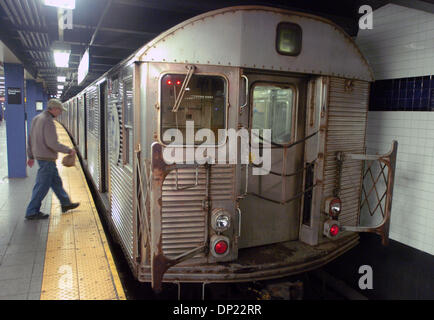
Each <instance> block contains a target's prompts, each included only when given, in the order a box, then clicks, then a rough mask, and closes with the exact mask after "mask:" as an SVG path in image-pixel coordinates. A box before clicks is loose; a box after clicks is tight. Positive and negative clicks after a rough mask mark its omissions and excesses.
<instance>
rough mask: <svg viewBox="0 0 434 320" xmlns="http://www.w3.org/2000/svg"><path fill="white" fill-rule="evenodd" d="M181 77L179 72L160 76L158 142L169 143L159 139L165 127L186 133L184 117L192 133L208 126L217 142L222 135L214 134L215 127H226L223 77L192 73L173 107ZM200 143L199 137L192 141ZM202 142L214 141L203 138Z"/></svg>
mask: <svg viewBox="0 0 434 320" xmlns="http://www.w3.org/2000/svg"><path fill="white" fill-rule="evenodd" d="M185 77H186V76H185V75H183V74H166V75H165V76H163V77H162V79H161V119H160V121H161V127H160V130H161V131H160V137H161V140H162V142H163V143H165V144H169V143H172V141H171V140H164V139H163V137H164V132H165V131H166V130H169V129H178V130H180V131H181V133H182V134H183V137H186V124H187V121H192V122H193V123H194V133H195V136H196V132H197V131H198V130H200V129H203V128H207V129H211V130H212V131H213V133H214V137H215V138H217V137H218V143H217V144H221V143H222V142H223V141H221V140H222V139H224V137H221V136H219V135H218V130H219V129H225V128H226V97H227V93H226V90H227V89H226V88H227V85H226V80H225V79H224V78H223V77H221V76H211V75H193V76H192V77H191V79H190V82H189V83H188V87H186V89H185V92H184V96H183V98H182V100H181V102H180V104H179V108H178V109H177V110H176V111H173V107H174V105H175V101H176V97H177V96H178V95H179V92H180V90H181V87H182V84H183V82H184V80H185ZM185 143H186V142H185V141H184V144H185ZM202 143H204V141H203V140H201V141H195V144H202ZM205 143H209V144H214V143H215V142H214V141H210V139H206V142H205Z"/></svg>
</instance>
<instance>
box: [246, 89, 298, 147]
mask: <svg viewBox="0 0 434 320" xmlns="http://www.w3.org/2000/svg"><path fill="white" fill-rule="evenodd" d="M294 97H295V87H292V86H283V85H277V84H268V83H267V84H265V83H260V84H256V85H255V86H254V88H253V116H252V129H271V140H272V142H274V143H278V144H287V143H289V142H291V139H292V127H293V125H292V123H293V109H294Z"/></svg>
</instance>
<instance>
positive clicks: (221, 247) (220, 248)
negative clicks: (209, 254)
mask: <svg viewBox="0 0 434 320" xmlns="http://www.w3.org/2000/svg"><path fill="white" fill-rule="evenodd" d="M227 249H228V243H227V242H226V241H224V240H220V241H219V242H217V243H216V244H215V246H214V250H215V252H216V253H218V254H223V253H225V252H226V250H227Z"/></svg>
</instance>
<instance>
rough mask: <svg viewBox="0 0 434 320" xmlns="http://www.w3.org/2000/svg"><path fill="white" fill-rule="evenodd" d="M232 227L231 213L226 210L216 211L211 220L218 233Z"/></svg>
mask: <svg viewBox="0 0 434 320" xmlns="http://www.w3.org/2000/svg"><path fill="white" fill-rule="evenodd" d="M230 226H231V216H230V214H229V212H227V211H226V210H224V209H217V210H215V211H214V213H213V215H212V218H211V227H212V228H213V229H214V230H215V231H217V232H221V231H225V230H227V229H229V227H230Z"/></svg>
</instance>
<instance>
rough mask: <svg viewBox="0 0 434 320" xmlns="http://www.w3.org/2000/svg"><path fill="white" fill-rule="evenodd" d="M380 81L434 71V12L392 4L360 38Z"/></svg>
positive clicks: (375, 12)
mask: <svg viewBox="0 0 434 320" xmlns="http://www.w3.org/2000/svg"><path fill="white" fill-rule="evenodd" d="M356 42H357V44H358V45H359V47H360V49H361V51H362V53H363V54H364V56H365V57H366V58H367V59H368V61H369V63H370V65H371V67H372V69H373V71H374V76H375V79H376V80H382V79H395V78H407V77H416V76H425V75H433V74H434V14H432V13H428V12H424V11H420V10H416V9H409V8H406V7H402V6H398V5H394V4H388V5H386V6H383V7H381V8H379V9H377V10H375V11H374V12H373V29H371V30H369V29H368V30H359V33H358V35H357V39H356Z"/></svg>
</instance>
